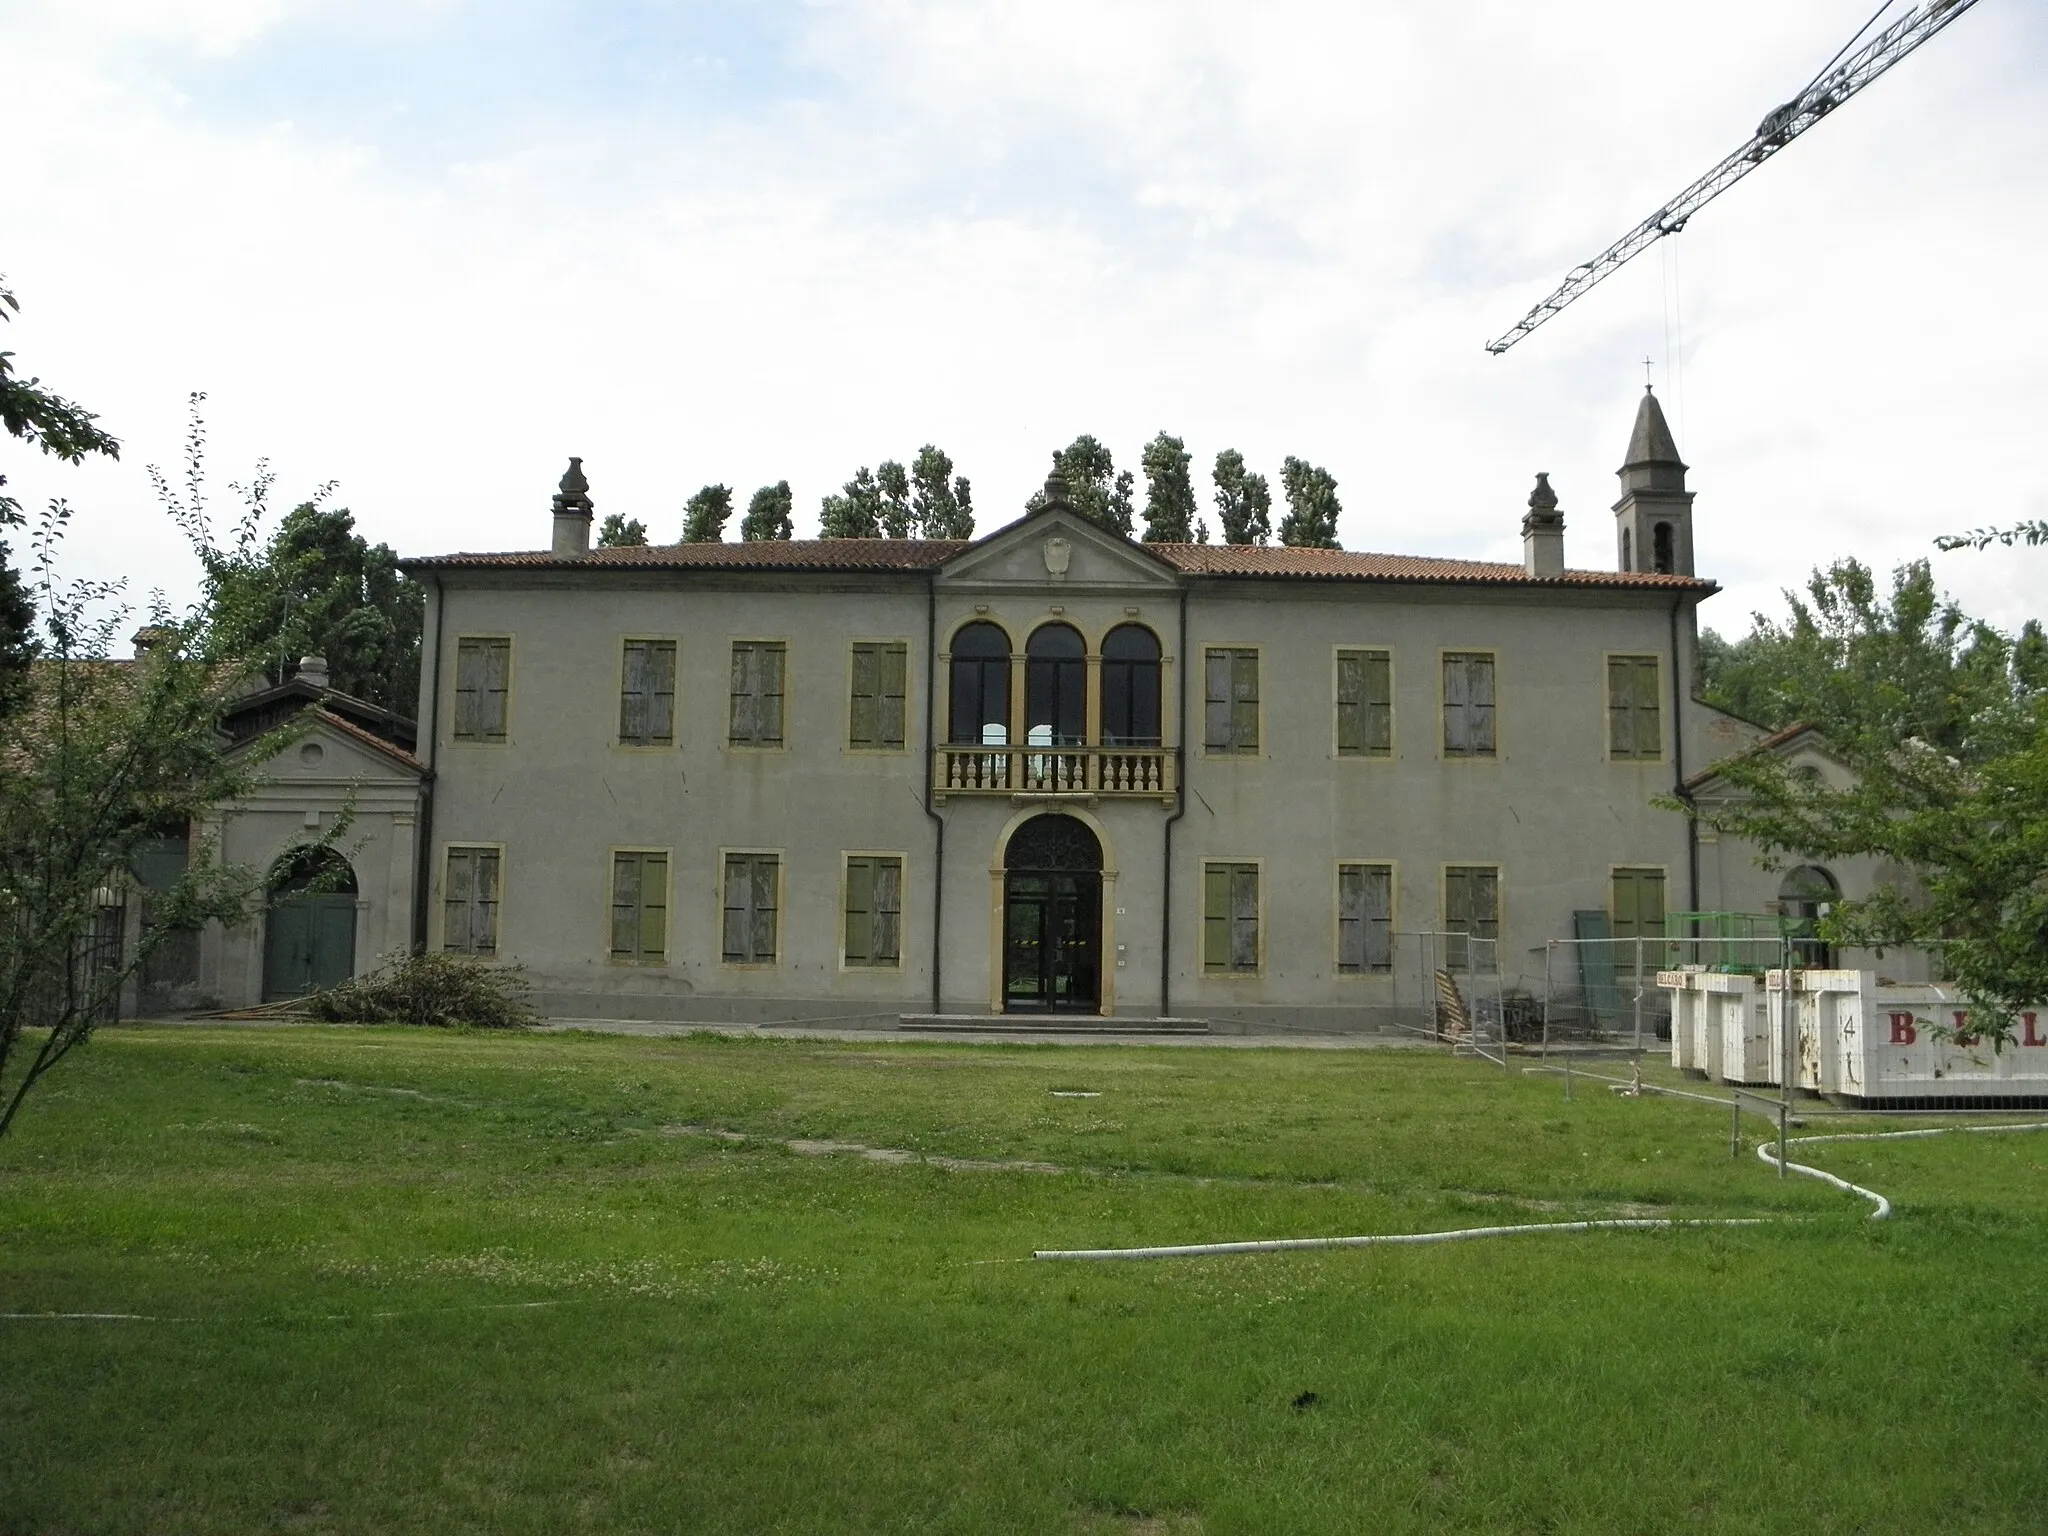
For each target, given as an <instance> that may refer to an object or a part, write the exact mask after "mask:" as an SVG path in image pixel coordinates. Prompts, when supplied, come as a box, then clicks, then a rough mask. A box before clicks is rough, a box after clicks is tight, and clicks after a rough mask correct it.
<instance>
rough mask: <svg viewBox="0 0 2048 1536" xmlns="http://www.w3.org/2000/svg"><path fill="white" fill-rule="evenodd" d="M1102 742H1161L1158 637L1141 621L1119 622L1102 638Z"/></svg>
mask: <svg viewBox="0 0 2048 1536" xmlns="http://www.w3.org/2000/svg"><path fill="white" fill-rule="evenodd" d="M1102 744H1103V745H1104V746H1105V747H1156V746H1158V745H1159V744H1160V737H1159V637H1158V636H1157V635H1155V634H1153V633H1152V631H1151V630H1149V629H1147V628H1145V626H1144V625H1142V624H1119V625H1118V626H1117V627H1116V628H1115V629H1112V630H1111V631H1110V632H1109V633H1108V634H1107V635H1105V636H1104V637H1103V640H1102Z"/></svg>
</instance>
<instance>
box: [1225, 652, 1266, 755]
mask: <svg viewBox="0 0 2048 1536" xmlns="http://www.w3.org/2000/svg"><path fill="white" fill-rule="evenodd" d="M1230 738H1231V739H1230V745H1231V747H1232V749H1233V750H1235V751H1238V752H1256V751H1258V750H1259V653H1258V652H1257V651H1233V652H1232V653H1231V657H1230Z"/></svg>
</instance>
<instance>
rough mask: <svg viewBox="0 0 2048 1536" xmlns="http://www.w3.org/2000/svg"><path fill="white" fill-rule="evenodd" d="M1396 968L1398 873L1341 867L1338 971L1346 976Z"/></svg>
mask: <svg viewBox="0 0 2048 1536" xmlns="http://www.w3.org/2000/svg"><path fill="white" fill-rule="evenodd" d="M1393 968H1394V869H1393V866H1392V865H1390V864H1339V865H1338V866H1337V970H1338V971H1339V973H1341V974H1343V975H1346V976H1357V975H1363V974H1365V973H1366V972H1368V971H1390V970H1392V969H1393Z"/></svg>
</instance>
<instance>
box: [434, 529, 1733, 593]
mask: <svg viewBox="0 0 2048 1536" xmlns="http://www.w3.org/2000/svg"><path fill="white" fill-rule="evenodd" d="M968 547H969V545H968V544H967V543H966V542H964V541H962V540H959V539H763V540H759V541H756V542H753V543H740V544H638V545H628V546H624V547H620V548H614V549H594V550H592V551H591V552H590V553H589V554H587V555H557V554H553V553H551V552H549V551H547V550H529V551H522V552H517V553H512V554H458V555H434V556H431V557H428V558H423V559H417V560H406V561H404V562H402V563H403V565H404V566H405V568H406V569H407V570H413V571H443V570H484V571H488V570H507V569H510V570H562V571H569V570H624V571H654V570H679V569H719V570H733V571H927V570H931V569H933V568H934V567H936V566H940V565H943V564H945V562H946V561H948V560H950V559H952V558H953V557H954V556H955V555H957V554H959V553H960V552H961V551H963V550H965V549H967V548H968ZM1141 547H1142V548H1143V549H1145V550H1146V551H1147V552H1148V553H1150V554H1153V555H1156V556H1157V557H1158V558H1160V559H1162V560H1164V561H1165V562H1166V563H1167V564H1168V565H1171V566H1173V567H1174V568H1175V569H1176V570H1179V571H1181V572H1183V573H1185V574H1187V575H1190V576H1214V577H1232V576H1247V577H1280V578H1290V579H1301V580H1321V581H1388V582H1423V583H1427V582H1463V583H1470V584H1475V585H1488V586H1492V585H1513V586H1543V587H1638V588H1640V587H1652V588H1662V589H1665V590H1677V591H1696V592H1708V591H1713V590H1714V583H1712V582H1710V581H1703V580H1701V579H1699V578H1698V577H1693V576H1670V575H1658V574H1654V573H1652V572H1648V571H1566V572H1565V573H1564V574H1563V575H1561V576H1549V577H1542V578H1538V577H1533V576H1531V575H1529V574H1528V573H1527V572H1526V571H1525V570H1523V569H1522V567H1521V566H1519V565H1510V564H1507V563H1505V562H1501V561H1488V560H1438V559H1434V558H1432V557H1430V556H1427V555H1374V554H1366V553H1363V552H1360V551H1356V550H1348V549H1290V548H1287V547H1285V546H1282V545H1256V544H1146V545H1143V546H1141Z"/></svg>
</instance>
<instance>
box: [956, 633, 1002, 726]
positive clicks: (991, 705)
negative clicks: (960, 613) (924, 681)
mask: <svg viewBox="0 0 2048 1536" xmlns="http://www.w3.org/2000/svg"><path fill="white" fill-rule="evenodd" d="M949 681H950V684H951V695H952V711H951V714H950V715H949V717H948V723H947V738H946V739H947V740H949V741H954V742H968V743H973V744H975V745H977V746H991V747H993V746H1005V745H1007V744H1008V743H1009V740H1010V637H1009V636H1008V635H1006V634H1004V633H1003V631H1002V629H1001V628H1000V627H999V626H997V625H994V624H989V623H986V622H980V623H974V624H969V625H968V626H967V627H966V628H964V629H962V630H961V631H960V632H959V633H958V634H956V635H954V636H953V661H952V669H951V677H950V679H949Z"/></svg>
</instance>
